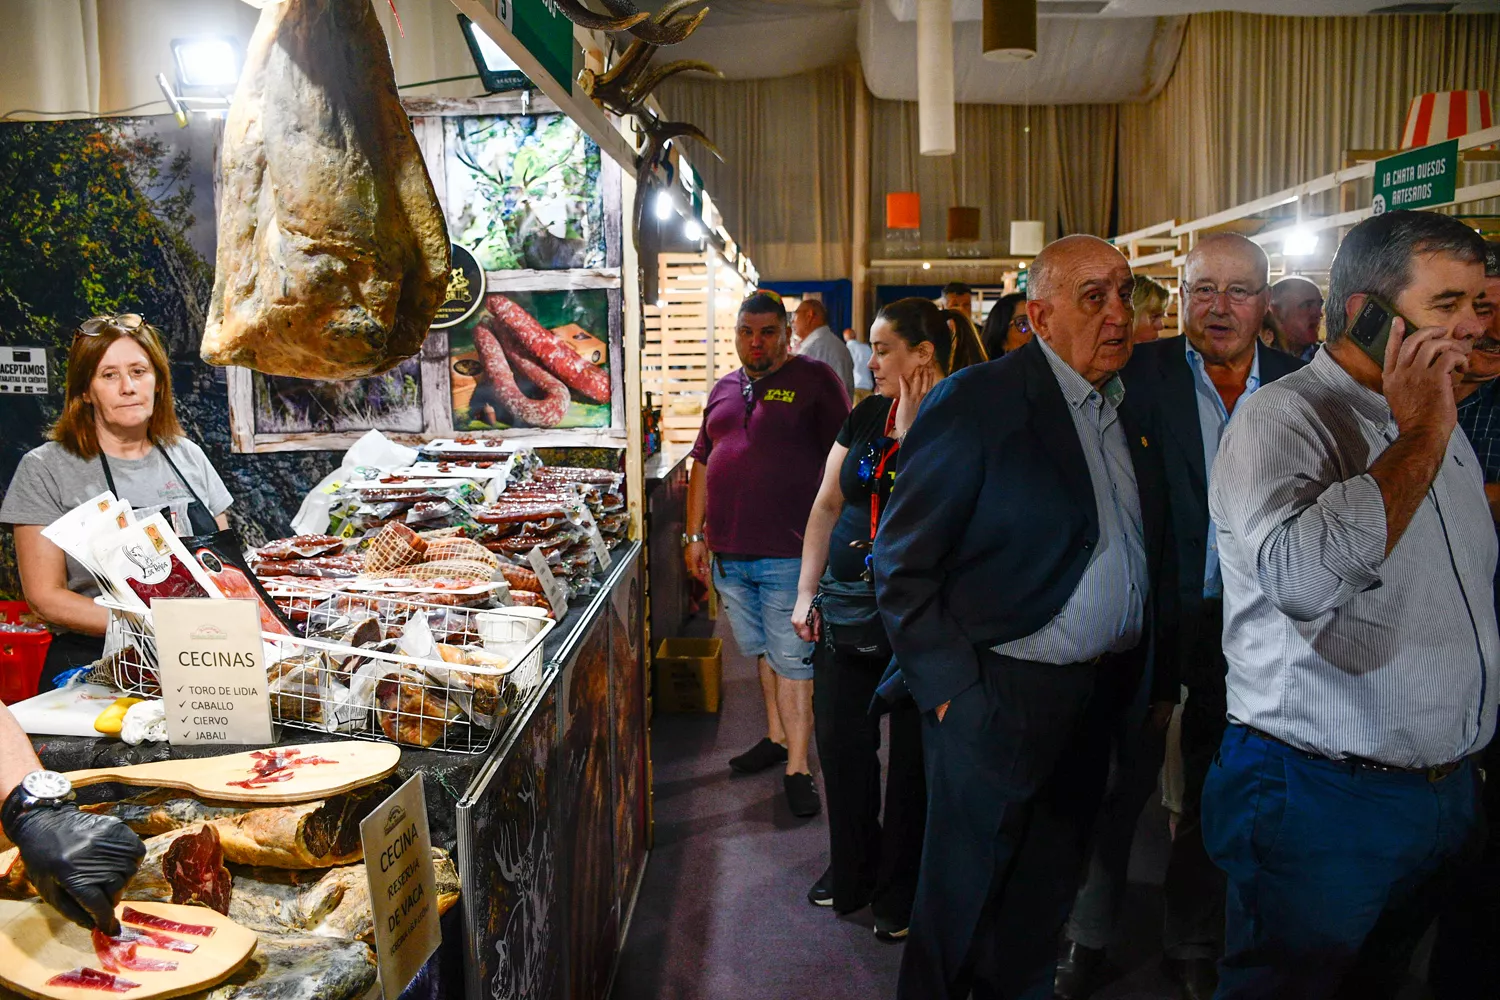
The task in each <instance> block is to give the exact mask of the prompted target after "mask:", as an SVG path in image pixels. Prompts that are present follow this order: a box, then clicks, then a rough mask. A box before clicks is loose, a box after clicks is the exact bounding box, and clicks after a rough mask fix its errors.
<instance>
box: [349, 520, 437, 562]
mask: <svg viewBox="0 0 1500 1000" xmlns="http://www.w3.org/2000/svg"><path fill="white" fill-rule="evenodd" d="M426 552H427V539H425V538H422V537H420V536H418V534H417V533H416V532H415V531H413V530H411V529H410V528H408V527H407V526H406V525H404V524H396V523H391V524H387V525H386V526H385V527H384V528H381V529H380V531H379V532H378V533H377V534H376V535H375V537H374V538H372V539H371V540H370V547H369V548H368V549H366V550H365V561H364V570H365V572H367V573H389V572H391V571H393V570H397V569H400V568H401V567H402V566H410V565H411V564H412V563H418V562H421V561H422V558H423V555H424V554H425V553H426Z"/></svg>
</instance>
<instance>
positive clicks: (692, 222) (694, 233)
mask: <svg viewBox="0 0 1500 1000" xmlns="http://www.w3.org/2000/svg"><path fill="white" fill-rule="evenodd" d="M682 235H684V236H686V237H687V238H688V241H689V242H691V243H696V242H698V241H699V240H701V239H702V238H703V227H702V226H700V225H699V224H698V220H697V219H689V220H687V221H686V222H684V223H683V224H682Z"/></svg>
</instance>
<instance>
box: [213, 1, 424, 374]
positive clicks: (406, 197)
mask: <svg viewBox="0 0 1500 1000" xmlns="http://www.w3.org/2000/svg"><path fill="white" fill-rule="evenodd" d="M387 52H388V50H387V48H386V41H385V36H384V34H383V33H382V31H381V29H380V23H379V22H378V21H377V20H376V18H375V12H374V10H373V8H372V7H371V5H370V2H369V0H286V2H285V3H279V4H272V5H270V6H267V7H266V8H264V9H263V10H262V11H261V16H260V23H259V24H258V25H257V27H256V29H255V36H254V37H253V38H252V39H251V41H250V47H249V51H248V53H247V55H246V60H245V70H244V73H243V75H242V76H241V78H240V83H239V88H238V89H237V90H236V91H235V95H234V102H233V104H232V106H231V108H230V111H229V118H228V121H227V122H226V123H225V127H224V148H223V162H222V166H221V174H220V195H221V205H222V208H221V209H220V213H219V252H218V269H217V272H216V274H215V277H214V290H213V299H212V301H211V302H210V305H209V317H208V325H207V328H206V330H205V331H204V335H203V347H202V354H203V359H204V360H205V361H207V362H209V363H210V364H217V365H244V366H246V367H249V368H254V369H256V370H258V371H262V372H266V373H268V374H273V375H295V376H299V377H302V378H320V379H345V378H357V377H360V376H365V375H373V374H377V373H379V372H383V371H387V370H389V369H390V368H393V367H395V366H396V365H397V364H399V363H400V362H401V361H403V360H404V359H406V358H409V357H411V356H412V355H413V354H415V353H416V352H417V350H418V349H419V348H420V347H421V345H422V341H423V339H424V338H425V337H426V336H427V330H428V327H429V326H430V325H431V323H432V318H433V316H434V315H435V313H436V312H437V308H438V306H439V305H440V304H441V303H442V301H443V297H444V294H445V292H446V290H447V286H448V270H449V263H450V262H449V243H448V230H447V225H446V223H445V222H444V220H443V212H442V209H441V207H439V205H438V201H437V195H436V194H435V193H434V192H433V187H432V181H431V179H430V178H429V177H428V175H427V168H426V166H425V165H424V164H423V162H422V153H421V150H420V149H419V148H418V146H417V141H416V137H415V136H414V135H413V134H412V129H411V122H410V121H409V120H408V118H407V116H406V112H405V111H404V110H403V109H402V107H401V101H400V98H399V97H398V96H397V92H396V80H395V74H394V73H393V71H392V69H391V61H390V57H389V56H388V55H387Z"/></svg>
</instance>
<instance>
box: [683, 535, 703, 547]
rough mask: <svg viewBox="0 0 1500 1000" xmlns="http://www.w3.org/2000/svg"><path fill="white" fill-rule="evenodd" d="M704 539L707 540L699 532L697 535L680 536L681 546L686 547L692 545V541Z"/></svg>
mask: <svg viewBox="0 0 1500 1000" xmlns="http://www.w3.org/2000/svg"><path fill="white" fill-rule="evenodd" d="M706 541H708V539H707V538H704V537H703V535H701V534H698V535H683V536H682V547H683V548H687V547H688V546H689V545H692V544H693V543H694V542H706Z"/></svg>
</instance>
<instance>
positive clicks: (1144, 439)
mask: <svg viewBox="0 0 1500 1000" xmlns="http://www.w3.org/2000/svg"><path fill="white" fill-rule="evenodd" d="M1141 447H1142V448H1149V447H1151V446H1150V445H1149V444H1147V443H1146V435H1144V434H1142V435H1141Z"/></svg>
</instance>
